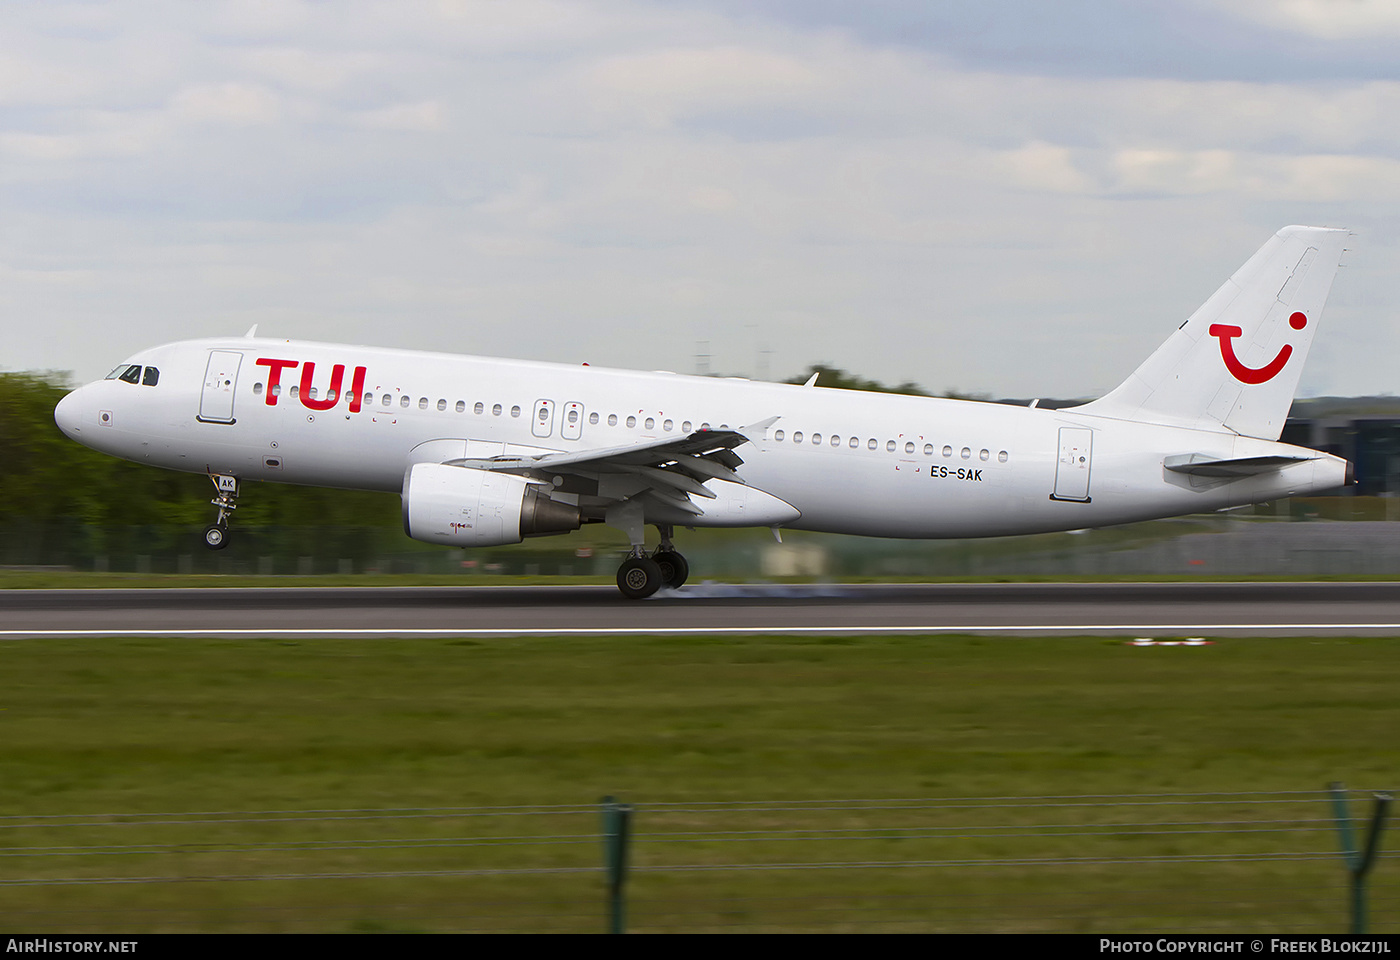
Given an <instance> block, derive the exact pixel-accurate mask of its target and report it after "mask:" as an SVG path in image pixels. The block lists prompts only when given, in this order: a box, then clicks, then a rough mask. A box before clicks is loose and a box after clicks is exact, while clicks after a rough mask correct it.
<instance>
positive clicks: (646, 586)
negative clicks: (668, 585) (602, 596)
mask: <svg viewBox="0 0 1400 960" xmlns="http://www.w3.org/2000/svg"><path fill="white" fill-rule="evenodd" d="M661 582H662V581H661V567H660V565H658V564H657V562H656V561H655V560H653V559H651V558H650V557H629V558H628V559H626V560H624V561H623V562H622V566H620V567H618V568H617V589H619V590H621V591H622V595H623V596H624V597H626V598H627V599H628V600H642V599H644V598H646V597H649V596H651V595H652V594H653V593H655V592H656V591H658V590H660V589H661Z"/></svg>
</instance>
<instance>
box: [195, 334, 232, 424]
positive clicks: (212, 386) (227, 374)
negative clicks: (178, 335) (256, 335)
mask: <svg viewBox="0 0 1400 960" xmlns="http://www.w3.org/2000/svg"><path fill="white" fill-rule="evenodd" d="M242 363H243V354H241V353H235V352H233V351H232V350H210V351H209V365H208V366H207V367H205V369H204V389H203V391H202V392H201V393H200V396H199V416H198V417H197V418H196V419H198V420H200V421H201V422H203V423H233V422H234V421H233V397H234V393H235V391H236V390H237V389H238V368H239V366H240V365H241V364H242Z"/></svg>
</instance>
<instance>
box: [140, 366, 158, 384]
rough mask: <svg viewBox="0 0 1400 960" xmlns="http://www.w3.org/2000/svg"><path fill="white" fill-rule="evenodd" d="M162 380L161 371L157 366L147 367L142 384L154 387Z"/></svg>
mask: <svg viewBox="0 0 1400 960" xmlns="http://www.w3.org/2000/svg"><path fill="white" fill-rule="evenodd" d="M159 382H160V371H159V370H157V369H156V368H155V367H147V368H146V372H145V373H144V374H143V375H142V376H141V384H142V386H146V387H154V386H155V385H156V384H157V383H159Z"/></svg>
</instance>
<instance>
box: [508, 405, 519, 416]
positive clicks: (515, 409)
mask: <svg viewBox="0 0 1400 960" xmlns="http://www.w3.org/2000/svg"><path fill="white" fill-rule="evenodd" d="M510 415H511V416H512V417H518V416H520V408H519V407H511V408H510Z"/></svg>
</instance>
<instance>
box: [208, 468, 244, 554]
mask: <svg viewBox="0 0 1400 960" xmlns="http://www.w3.org/2000/svg"><path fill="white" fill-rule="evenodd" d="M209 479H210V480H212V481H213V482H214V489H216V490H217V491H219V495H218V496H217V497H215V498H214V499H213V500H210V501H209V502H210V503H212V504H213V505H214V506H216V507H218V508H219V515H218V517H216V518H215V520H214V522H213V523H211V524H209V526H207V527H205V528H204V545H205V546H206V547H208V548H209V549H210V550H222V549H223V548H224V547H226V546H228V522H229V520H231V519H232V518H233V511H235V510H237V509H238V478H237V477H230V476H227V475H224V474H211V475H210V476H209Z"/></svg>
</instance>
